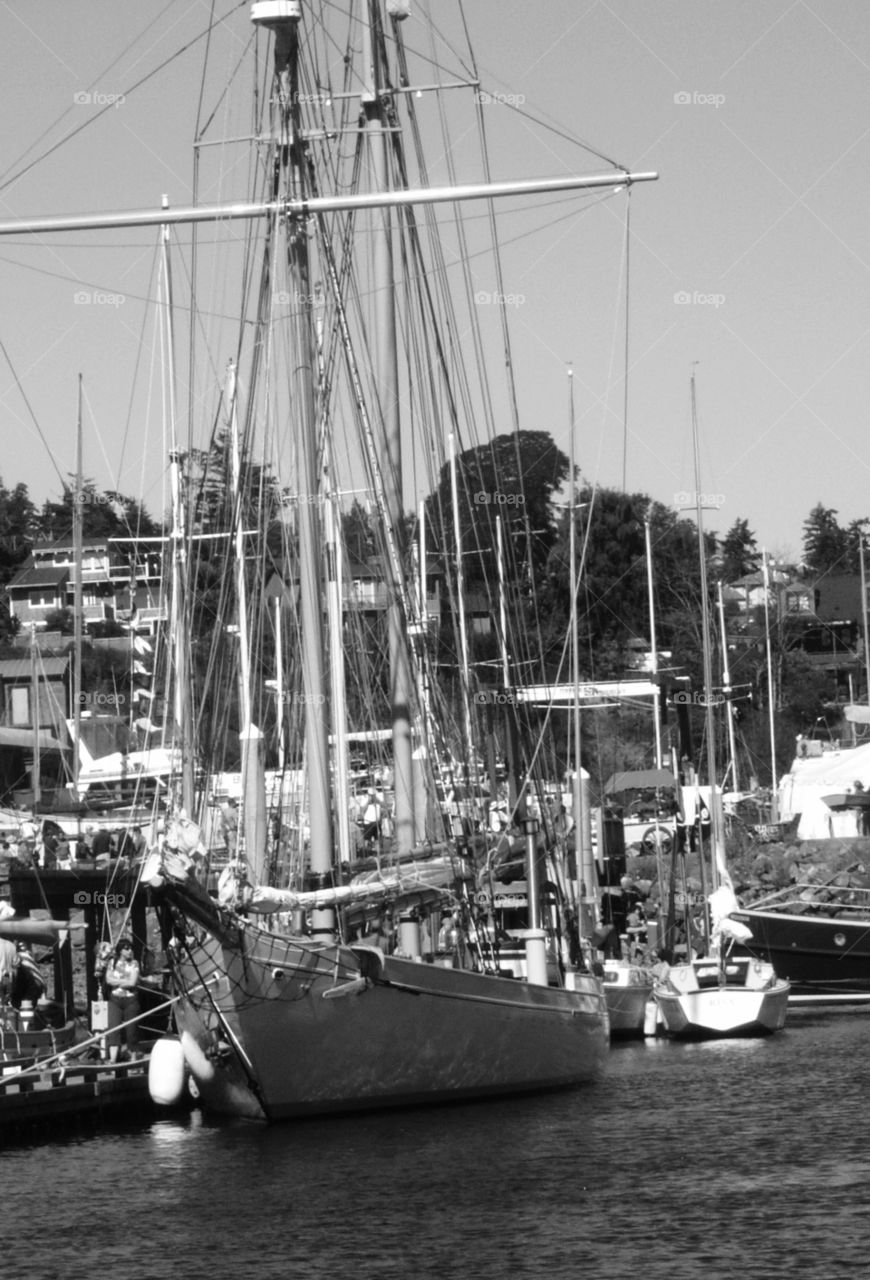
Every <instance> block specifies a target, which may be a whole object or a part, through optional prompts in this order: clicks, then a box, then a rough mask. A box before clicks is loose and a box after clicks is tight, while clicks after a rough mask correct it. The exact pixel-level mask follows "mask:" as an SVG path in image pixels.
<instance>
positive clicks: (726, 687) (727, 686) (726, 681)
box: [716, 581, 740, 791]
mask: <svg viewBox="0 0 870 1280" xmlns="http://www.w3.org/2000/svg"><path fill="white" fill-rule="evenodd" d="M716 590H717V592H718V597H719V630H720V632H721V633H722V692H723V693H724V695H725V715H726V716H727V717H728V750H729V751H730V752H731V786H732V787H733V789H734V790H735V791H739V790H740V784H739V783H738V781H737V743H736V741H735V739H734V704H733V703H732V701H731V670H730V668H729V666H728V637H727V635H726V633H725V601H724V600H723V598H722V583H721V581H720V582H719V583H717V587H716Z"/></svg>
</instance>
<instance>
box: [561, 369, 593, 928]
mask: <svg viewBox="0 0 870 1280" xmlns="http://www.w3.org/2000/svg"><path fill="white" fill-rule="evenodd" d="M568 385H569V389H570V390H569V400H568V432H569V435H568V459H569V464H568V477H569V485H570V488H569V490H568V492H569V495H570V497H569V500H568V520H569V526H568V528H569V541H568V549H569V550H568V555H569V573H570V578H571V614H570V623H571V680H572V683H573V696H572V703H571V723H572V727H573V737H574V770H573V774H572V783H571V788H572V798H571V808H572V810H573V814H574V857H575V859H576V862H577V877H578V880H579V881H580V886H581V888H580V893H579V894H578V900H579V903H580V909H581V911H583V910H584V908H585V912H586V917H587V918H586V919H584V920H583V921H582V925H581V932H586V933H591V932H592V926H593V924H594V919H593V916H594V911H595V905H596V904H597V901H598V877H597V871H596V867H595V859H594V858H593V856H592V841H591V839H590V834H591V833H590V830H589V818H588V815H587V813H586V806H585V804H584V799H585V788H584V786H583V779H582V776H581V773H582V769H583V761H582V756H581V743H582V737H581V731H580V633H579V626H578V620H577V605H578V602H579V598H580V581H579V577H578V573H577V496H576V481H575V469H576V462H575V455H574V435H575V424H574V370H573V369H569V371H568ZM584 890H585V892H584ZM590 903H591V904H592V906H591V907H590Z"/></svg>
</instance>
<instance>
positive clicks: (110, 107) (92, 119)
mask: <svg viewBox="0 0 870 1280" xmlns="http://www.w3.org/2000/svg"><path fill="white" fill-rule="evenodd" d="M245 3H246V0H243V3H240V4H238V5H237V6H236V7H237V8H243V7H244V5H245ZM228 17H229V14H225V15H224V17H223V18H221V19H220V22H221V23H223V22H225V21H226V20H227V18H228ZM210 30H211V27H210V26H209V27H207V28H206V30H205V31H200V32H199V34H198V35H195V36H194V37H193V38H192V39H191V40H189V41H188V42H187V44H185V45H182V47H181V48H180V49H176V51H175V52H174V53H173V54H171V55H170V56H169V57H168V58H165V59H164V60H163V62H160V63H158V65H157V66H156V67H154V68H153V69H152V70H151V71H149V72H148V73H147V74H146V75H144V76H142V78H141V79H140V80H136V81H135V82H134V83H133V84H132V85H130V87H129V89H127V90H125V92H124V94H123V96H124V97H125V98H126V97H128V96H129V95H130V94H132V93H135V91H136V90H137V89H141V88H142V86H143V85H144V84H147V83H148V81H149V80H151V79H153V77H154V76H156V75H159V74H160V72H161V71H163V70H165V68H166V67H168V66H169V65H170V64H171V63H173V62H175V60H176V59H177V58H181V57H183V56H184V54H185V53H187V52H188V50H189V49H192V48H193V46H194V45H196V44H199V42H200V40H202V39H203V38H204V37H205V36H207V35H208V34H209V32H210ZM115 107H116V102H109V103H106V105H105V106H104V107H101V108H100V110H99V111H96V112H94V114H93V115H90V116H88V117H87V119H85V120H83V121H82V123H81V124H80V125H78V126H77V127H76V128H75V129H71V130H70V131H69V133H65V134H64V136H63V137H62V138H60V139H59V140H58V141H57V142H55V143H53V144H52V146H50V147H49V148H48V149H47V150H46V151H43V152H42V153H41V154H40V155H38V156H37V157H36V159H35V160H32V161H31V162H30V164H27V165H25V166H24V168H23V169H19V170H18V171H17V172H16V173H13V174H12V175H11V176H9V177H7V175H8V174H9V170H8V169H7V170H6V173H4V174H3V175H2V178H0V191H5V190H6V188H7V187H10V186H12V185H13V184H14V183H16V182H17V181H18V180H19V178H23V177H24V176H25V174H27V173H29V172H30V170H31V169H35V168H36V166H37V165H38V164H41V163H42V161H43V160H47V159H48V157H49V156H51V155H53V154H54V152H55V151H58V150H59V149H60V148H61V147H62V146H63V145H64V144H65V143H67V142H69V141H70V139H71V138H74V137H75V136H76V135H77V134H79V133H81V132H82V131H83V130H84V129H87V128H89V127H90V126H91V125H92V124H95V123H96V122H97V120H99V119H100V118H101V117H102V116H104V115H105V114H106V112H107V111H114V110H115ZM67 110H69V108H68V109H67ZM63 114H64V116H65V115H66V114H67V112H64V113H63ZM59 119H63V116H61V117H59ZM54 123H55V124H56V123H57V121H55V122H54ZM51 127H53V126H51ZM34 145H36V144H34ZM13 163H15V162H13Z"/></svg>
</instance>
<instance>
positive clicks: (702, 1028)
mask: <svg viewBox="0 0 870 1280" xmlns="http://www.w3.org/2000/svg"><path fill="white" fill-rule="evenodd" d="M691 403H692V434H693V445H694V458H695V494H696V504H697V527H698V553H699V561H700V586H701V630H702V644H703V660H704V694H705V697H704V701H705V705H706V739H707V771H708V776H709V785H710V817H711V824H710V843H711V846H712V847H711V850H710V853H711V857H710V865H709V869H710V875H711V881H712V890H711V892H710V894H709V895H708V896H707V900H706V903H703V902H702V903H701V904H698V905H700V906H701V907H702V910H703V924H702V926H701V933H702V934H703V942H702V943H701V945H696V940H695V939H694V938H693V935H692V925H691V917H692V907H693V905H695V904H693V903H692V902H691V901H690V900H689V899H690V895H689V894H686V897H685V919H686V923H687V931H686V955H685V956H684V957H682V958H680V960H679V961H678V962H677V961H675V962H674V963H672V964H669V965H666V966H665V968H664V970H663V972H662V973H661V974H660V976H659V979H658V981H657V984H656V987H655V997H656V1002H657V1004H658V1007H659V1012H660V1015H661V1019H662V1022H663V1024H664V1028H665V1031H666V1032H667V1034H668V1035H670V1036H673V1037H676V1038H680V1039H719V1038H724V1037H729V1036H754V1035H769V1034H771V1033H773V1032H775V1031H779V1030H781V1029H782V1027H783V1026H784V1025H785V1019H786V1013H787V1010H788V998H789V992H790V986H789V983H788V982H787V981H785V980H784V979H782V978H780V977H778V976H777V973H776V970H775V969H774V968H773V965H771V964H769V963H768V962H766V961H764V960H760V959H757V958H755V957H753V956H748V955H745V954H743V955H738V954H736V953H735V944H736V943H745V942H746V941H747V939H748V938H749V936H750V931H749V929H747V928H746V926H745V925H743V924H742V923H740V922H739V921H738V920H735V919H734V918H733V916H732V913H733V911H734V910H735V909H736V907H737V898H736V896H735V894H734V888H733V885H732V883H731V878H730V875H729V873H728V869H727V866H726V861H725V829H724V820H723V813H722V793H721V790H720V788H719V786H718V783H717V768H716V739H715V722H714V715H713V705H714V699H713V667H712V647H711V636H710V616H709V609H710V605H709V598H708V594H707V561H706V549H705V546H704V532H703V516H702V506H701V483H700V460H699V448H698V418H697V404H696V391H695V378H694V375H693V376H692V380H691ZM704 852H705V851H704V850H703V849H702V850H701V858H702V865H703V858H704Z"/></svg>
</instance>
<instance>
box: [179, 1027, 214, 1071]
mask: <svg viewBox="0 0 870 1280" xmlns="http://www.w3.org/2000/svg"><path fill="white" fill-rule="evenodd" d="M181 1047H182V1049H183V1050H184V1059H185V1062H186V1063H187V1065H188V1066H189V1067H190V1070H191V1074H192V1075H193V1077H194V1078H195V1079H196V1080H205V1081H209V1080H214V1076H215V1070H214V1063H213V1062H212V1061H211V1060H210V1059H209V1058H207V1057H206V1056H205V1054H204V1053H203V1051H202V1049H201V1048H200V1046H199V1045H198V1044H197V1042H196V1040H195V1039H194V1038H193V1036H192V1035H191V1034H190V1032H189V1031H182V1033H181Z"/></svg>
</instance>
